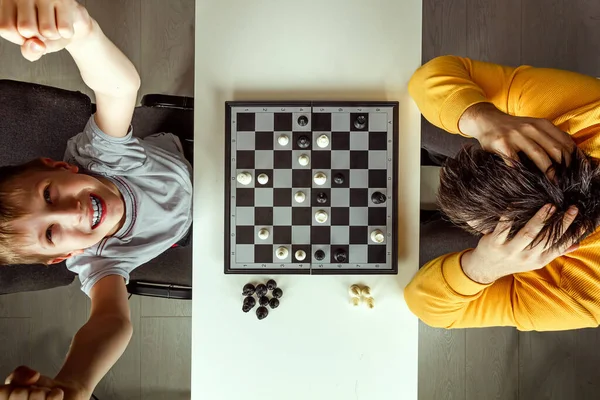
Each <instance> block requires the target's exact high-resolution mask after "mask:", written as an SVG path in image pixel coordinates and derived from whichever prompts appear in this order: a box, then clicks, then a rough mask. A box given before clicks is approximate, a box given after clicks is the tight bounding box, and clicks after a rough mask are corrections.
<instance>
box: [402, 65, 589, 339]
mask: <svg viewBox="0 0 600 400" xmlns="http://www.w3.org/2000/svg"><path fill="white" fill-rule="evenodd" d="M409 90H410V92H411V95H412V96H413V98H414V99H415V100H416V102H417V105H418V106H419V108H420V109H421V111H422V113H423V115H424V116H425V117H426V118H427V119H428V120H429V121H431V122H432V123H433V124H435V125H437V126H438V127H440V128H443V129H445V130H447V131H449V132H451V133H455V134H462V135H464V136H468V137H474V138H476V139H477V140H478V141H479V143H480V144H481V147H482V148H483V150H474V149H469V150H462V151H461V152H459V154H458V155H457V156H456V158H455V159H449V160H448V162H447V163H446V165H445V166H444V167H443V169H442V173H441V175H440V180H441V186H440V191H439V202H440V206H441V208H442V210H443V211H445V213H446V214H447V215H448V216H449V218H450V220H451V221H452V222H454V223H456V224H457V225H459V226H461V227H463V228H465V229H467V230H469V231H474V232H479V233H482V234H483V237H482V238H481V239H480V240H479V243H478V244H477V246H476V247H475V248H474V249H468V248H466V247H468V246H464V247H462V248H461V249H460V250H462V251H459V252H456V253H450V254H445V255H442V256H440V257H437V258H435V259H433V260H431V261H429V262H428V263H426V264H425V265H424V266H423V267H422V268H421V270H420V271H419V272H418V273H417V275H416V276H415V277H414V278H413V280H412V282H410V283H409V285H408V286H407V287H406V289H405V292H404V295H405V299H406V301H407V304H408V306H409V307H410V309H411V310H412V311H413V312H414V313H415V314H416V315H417V316H418V317H419V318H421V319H422V320H423V321H424V322H425V323H427V324H429V325H431V326H435V327H444V328H465V327H485V326H514V327H516V328H517V329H519V330H536V331H544V330H566V329H577V328H583V327H596V326H598V321H599V320H600V292H599V291H598V287H599V286H600V268H598V257H599V256H600V236H599V232H598V230H597V228H598V226H599V224H600V202H599V199H600V166H599V162H598V159H600V152H599V149H600V142H599V140H600V135H599V133H600V124H599V123H598V122H599V120H600V80H598V79H595V78H593V77H589V76H584V75H580V74H576V73H573V72H567V71H560V70H553V69H543V68H532V67H528V66H522V67H519V68H511V67H506V66H500V65H495V64H490V63H485V62H479V61H474V60H469V59H465V58H460V57H452V56H445V57H439V58H436V59H434V60H432V61H430V62H429V63H427V64H425V65H424V66H423V67H421V68H420V69H419V70H418V71H417V72H416V73H415V75H414V76H413V77H412V79H411V82H410V85H409ZM569 135H570V137H569ZM571 138H572V139H571ZM575 144H576V145H577V147H578V148H577V147H575V146H574V145H575ZM485 150H487V151H489V153H488V152H486V151H485ZM492 152H493V153H498V154H501V155H502V156H503V157H500V156H499V155H498V154H492ZM448 155H449V156H454V154H448ZM586 236H587V237H586ZM584 238H585V239H584ZM423 239H425V240H423ZM424 242H427V239H426V238H422V242H421V246H423V243H424ZM435 245H436V243H432V246H435ZM457 250H459V249H457Z"/></svg>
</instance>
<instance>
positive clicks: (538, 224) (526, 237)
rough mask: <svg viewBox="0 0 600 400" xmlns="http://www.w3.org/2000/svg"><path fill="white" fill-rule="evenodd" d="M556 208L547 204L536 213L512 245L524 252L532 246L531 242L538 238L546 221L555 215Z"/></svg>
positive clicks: (516, 236)
mask: <svg viewBox="0 0 600 400" xmlns="http://www.w3.org/2000/svg"><path fill="white" fill-rule="evenodd" d="M555 211H556V207H554V206H553V205H552V204H546V205H545V206H543V207H542V208H540V209H539V210H538V212H536V213H535V215H534V216H533V217H532V218H531V219H530V220H529V221H527V223H526V224H525V226H524V227H523V228H521V230H520V231H519V232H518V233H517V234H516V235H515V237H514V238H513V240H512V244H513V245H514V246H516V248H518V249H519V250H524V249H525V248H527V247H528V246H530V245H531V242H533V240H534V239H535V238H536V237H537V236H538V234H539V233H540V231H541V230H542V229H543V228H544V225H545V223H546V220H547V219H548V218H549V217H550V216H551V215H552V214H554V212H555Z"/></svg>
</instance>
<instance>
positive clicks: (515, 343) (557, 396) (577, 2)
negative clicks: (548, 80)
mask: <svg viewBox="0 0 600 400" xmlns="http://www.w3.org/2000/svg"><path fill="white" fill-rule="evenodd" d="M423 7H424V8H423V61H424V62H425V61H428V60H430V59H431V58H433V57H435V56H438V55H443V54H456V55H461V56H467V57H471V58H477V59H481V60H484V61H491V62H497V63H504V64H508V65H520V64H529V65H534V66H539V67H553V68H562V69H568V70H572V71H577V72H581V73H585V74H589V75H592V76H597V77H600V50H599V49H600V1H598V0H424V1H423ZM423 129H434V128H433V127H431V126H430V125H428V124H425V125H424V126H423ZM599 349H600V330H597V329H586V330H579V331H571V332H558V333H519V332H517V331H515V330H514V329H511V328H493V329H467V330H452V331H449V330H448V331H446V330H440V329H432V328H429V327H427V326H426V325H424V324H421V326H420V340H419V393H420V394H419V399H420V400H443V399H453V400H463V399H465V400H493V399H505V400H515V399H521V400H541V399H551V400H588V399H598V398H600V350H599Z"/></svg>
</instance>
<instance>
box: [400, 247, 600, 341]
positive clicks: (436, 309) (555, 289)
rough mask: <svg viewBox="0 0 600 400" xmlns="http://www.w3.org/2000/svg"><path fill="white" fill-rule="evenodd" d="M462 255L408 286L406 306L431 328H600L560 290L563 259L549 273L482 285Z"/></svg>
mask: <svg viewBox="0 0 600 400" xmlns="http://www.w3.org/2000/svg"><path fill="white" fill-rule="evenodd" d="M463 253H464V252H463ZM463 253H457V254H450V255H446V256H443V257H440V258H438V259H436V260H433V261H431V262H429V263H428V264H426V265H425V266H424V267H423V268H421V270H420V271H419V272H418V273H417V275H416V276H415V277H414V278H413V280H412V282H410V284H409V285H408V286H407V287H406V289H405V291H404V298H405V300H406V303H407V304H408V307H409V308H410V310H411V311H412V312H413V313H414V314H415V315H416V316H417V317H419V318H420V319H421V320H422V321H423V322H425V323H426V324H427V325H430V326H433V327H439V328H473V327H477V328H481V327H488V326H514V327H516V328H517V329H519V330H523V331H528V330H538V331H546V330H566V329H577V328H586V327H596V326H597V325H598V322H597V321H596V319H595V318H594V316H593V315H591V314H590V313H589V311H588V310H587V309H585V308H584V307H583V306H582V305H581V304H579V303H578V302H577V301H576V300H575V299H573V298H572V297H571V296H569V295H568V294H567V293H565V292H564V291H563V290H562V289H561V288H560V287H559V286H558V281H557V272H558V271H560V269H561V268H562V262H564V261H561V259H557V260H556V261H553V262H552V263H551V264H550V265H549V266H548V268H546V269H541V270H536V271H531V272H526V273H521V274H515V275H509V276H505V277H503V278H500V279H498V280H496V281H495V282H493V283H492V284H480V283H477V282H475V281H473V280H471V279H470V278H469V277H468V276H467V275H466V274H465V273H464V271H463V270H462V268H461V265H460V259H461V256H462V255H463ZM563 260H564V259H563ZM579 284H583V283H582V282H579ZM589 284H590V285H592V287H593V285H594V283H593V282H589Z"/></svg>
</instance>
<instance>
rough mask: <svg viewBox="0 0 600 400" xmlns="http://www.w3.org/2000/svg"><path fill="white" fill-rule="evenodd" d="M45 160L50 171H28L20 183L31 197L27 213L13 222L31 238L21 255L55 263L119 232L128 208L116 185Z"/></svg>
mask: <svg viewBox="0 0 600 400" xmlns="http://www.w3.org/2000/svg"><path fill="white" fill-rule="evenodd" d="M43 162H44V164H46V165H48V166H49V167H51V168H52V169H51V170H48V171H32V172H29V173H27V174H25V175H24V177H23V178H22V179H21V180H20V182H19V184H20V185H22V186H23V187H24V188H25V189H26V190H27V191H28V192H30V193H31V198H30V200H29V201H28V203H29V204H28V207H29V209H28V210H27V211H28V212H29V215H27V216H25V217H23V218H20V219H18V220H16V221H15V222H14V225H15V228H16V229H17V230H18V231H19V232H23V233H25V235H26V237H27V239H26V244H25V246H24V247H23V251H27V252H32V253H35V254H40V255H48V259H49V260H51V261H50V263H56V262H60V261H62V260H64V259H66V258H69V257H71V256H73V255H76V254H80V253H81V252H83V250H84V249H86V248H88V247H90V246H93V245H94V244H96V243H98V242H99V241H100V240H102V239H103V238H104V237H106V236H111V235H113V234H115V233H116V232H117V231H118V230H119V228H120V227H121V226H122V224H123V219H124V215H125V206H124V203H123V199H122V197H121V194H120V193H119V191H118V189H117V188H116V187H115V186H114V184H112V183H111V182H110V181H108V180H103V179H98V178H95V177H92V176H89V175H85V174H79V173H77V172H78V168H77V167H76V166H72V165H70V164H68V163H65V162H58V161H53V160H50V159H43ZM56 255H60V257H56Z"/></svg>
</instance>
